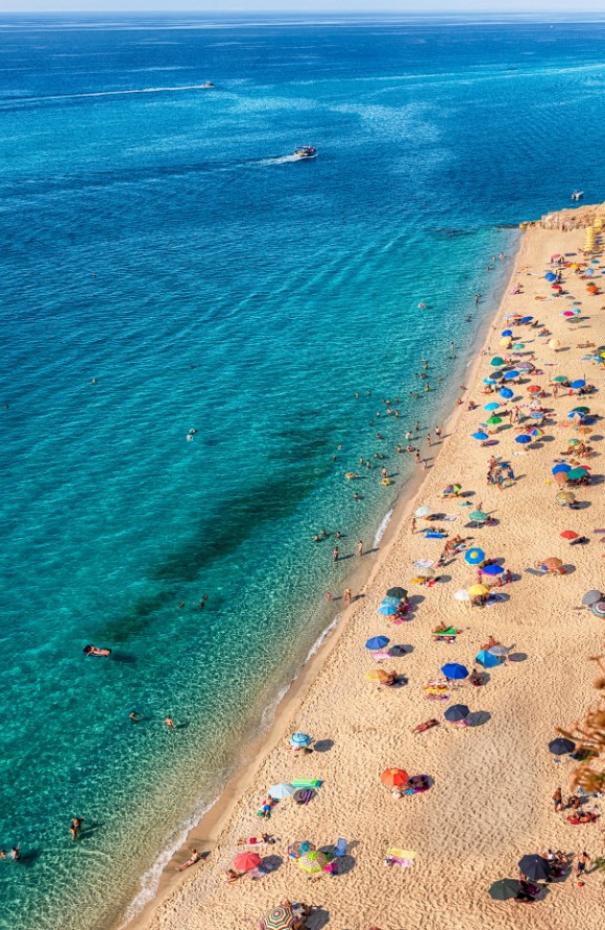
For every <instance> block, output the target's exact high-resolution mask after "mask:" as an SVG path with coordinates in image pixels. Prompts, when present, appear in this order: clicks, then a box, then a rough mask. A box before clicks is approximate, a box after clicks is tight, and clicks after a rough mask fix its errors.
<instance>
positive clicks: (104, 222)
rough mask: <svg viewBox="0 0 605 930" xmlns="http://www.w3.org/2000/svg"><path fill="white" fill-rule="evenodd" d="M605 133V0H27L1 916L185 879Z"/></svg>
mask: <svg viewBox="0 0 605 930" xmlns="http://www.w3.org/2000/svg"><path fill="white" fill-rule="evenodd" d="M206 82H212V84H213V85H214V86H212V87H204V84H205V83H206ZM604 144H605V22H603V21H602V20H601V19H599V18H598V17H593V18H592V19H588V18H586V19H577V20H576V21H566V20H564V19H562V18H559V19H555V18H551V19H544V18H542V19H540V18H538V17H533V18H532V17H525V18H523V19H517V20H515V19H513V18H508V17H493V18H487V17H466V18H465V17H438V16H433V17H414V18H403V17H392V16H391V17H375V16H373V17H370V16H366V17H361V16H358V17H351V18H342V17H335V16H332V17H323V18H322V17H312V16H307V17H305V16H298V17H295V16H290V17H280V18H277V17H274V18H271V17H268V16H262V17H260V16H258V17H253V16H235V15H234V16H232V17H221V16H218V15H217V16H208V17H206V18H202V17H193V16H185V15H180V16H179V15H165V16H159V15H154V16H146V17H142V16H139V17H135V16H132V17H127V16H122V15H121V16H118V15H112V16H107V17H101V16H92V15H91V16H88V17H80V16H78V17H76V16H67V15H66V16H63V17H50V16H46V17H44V16H34V15H31V16H20V15H19V16H17V15H16V16H12V17H11V16H3V17H2V18H0V153H1V157H0V302H1V305H0V357H1V362H2V364H1V385H0V428H1V435H2V439H1V442H0V475H1V496H0V526H1V530H2V535H1V544H0V586H1V589H0V610H1V614H2V620H1V623H0V713H1V718H0V719H1V726H0V847H1V848H4V849H5V850H7V851H10V849H11V848H12V847H13V846H19V847H20V850H21V859H20V861H18V862H15V861H12V860H11V858H10V855H9V856H7V858H6V859H5V860H4V861H0V928H1V930H9V928H10V930H15V928H18V930H108V928H110V927H114V926H119V925H120V924H122V923H123V922H124V921H125V920H126V919H127V918H128V917H130V916H133V915H134V914H135V913H136V912H137V910H138V909H139V908H140V907H141V906H142V905H143V904H144V903H145V901H146V900H148V899H149V898H150V897H151V896H152V895H153V893H154V891H155V889H156V887H157V882H158V878H159V874H160V871H161V868H162V865H163V864H164V863H165V862H166V861H167V859H168V858H169V857H170V854H171V852H172V851H173V850H174V849H175V848H176V847H177V846H178V844H179V842H180V841H181V840H182V838H183V836H184V834H185V831H186V829H187V827H188V826H190V825H191V824H193V823H195V822H196V819H197V818H199V816H200V815H201V814H202V813H203V812H204V811H205V810H206V809H208V808H209V806H210V805H212V804H213V803H214V802H215V801H216V798H217V797H218V795H219V793H220V789H221V786H222V785H224V783H225V780H226V779H227V778H228V777H229V775H230V773H231V772H232V771H233V769H234V766H235V765H236V764H237V761H238V759H239V758H240V757H241V752H242V747H245V746H246V745H248V744H249V742H250V740H251V739H252V738H253V737H258V735H259V734H262V731H263V728H266V727H267V726H268V725H269V724H270V721H271V717H272V714H273V713H274V711H275V708H276V706H277V703H278V700H279V697H280V695H283V694H284V693H285V691H286V689H287V688H288V686H289V683H290V682H291V681H292V680H293V679H294V678H295V677H296V675H297V674H299V673H300V671H301V669H302V667H303V666H304V664H305V662H306V661H307V659H308V657H309V656H310V655H311V654H313V652H314V651H315V650H316V648H317V642H318V640H319V639H320V637H322V635H323V634H324V631H325V630H326V628H327V627H329V625H330V624H332V623H333V622H334V621H335V618H337V616H338V612H339V609H340V604H341V602H340V601H339V600H338V597H339V595H340V594H342V591H343V589H344V587H346V585H347V578H348V577H349V575H350V572H351V570H352V568H353V567H357V565H358V563H359V559H356V558H355V556H354V552H355V545H356V542H357V540H358V539H360V538H361V539H362V540H363V541H364V543H365V548H366V549H367V550H370V549H372V548H375V549H377V548H380V539H381V534H382V532H383V531H384V528H385V525H386V522H387V519H388V514H389V513H390V512H391V511H392V508H393V506H394V503H395V501H396V499H397V498H398V497H401V495H402V494H404V493H405V487H406V484H407V483H408V482H409V479H410V476H411V474H412V472H413V470H414V467H415V466H414V462H413V456H411V455H408V454H401V453H397V451H396V447H397V444H398V443H400V444H403V445H405V444H406V443H405V439H404V435H405V432H406V431H407V430H408V429H411V430H412V431H416V429H417V426H418V432H417V433H416V435H417V436H418V435H420V437H421V438H422V437H423V436H424V435H425V433H426V432H427V430H429V429H434V427H435V426H436V425H438V424H442V423H443V419H444V416H445V414H446V413H447V412H448V411H449V410H451V408H452V406H453V404H454V401H455V399H456V398H457V397H458V396H459V394H460V390H461V388H460V385H461V384H462V383H463V382H464V376H465V366H466V365H467V364H468V361H469V358H470V356H471V354H472V351H473V349H474V348H475V346H476V344H477V339H478V338H479V337H480V336H481V333H482V332H484V330H485V327H486V326H487V324H488V321H489V319H490V316H491V314H492V312H493V310H494V308H495V306H496V304H497V301H498V299H499V296H500V294H501V293H502V289H503V288H504V287H505V285H506V277H507V275H508V274H509V272H510V259H511V256H512V255H513V253H514V251H515V248H516V245H517V242H518V236H519V233H518V229H517V225H518V223H519V222H520V221H522V220H524V219H527V218H533V217H537V216H539V215H540V214H542V213H543V212H545V211H547V210H552V209H557V208H560V207H562V206H566V205H569V203H570V201H569V197H570V192H571V191H572V190H573V189H574V188H580V189H582V190H584V192H585V198H586V200H587V201H598V200H602V199H604V198H605V168H604V164H603V147H604ZM301 145H312V146H315V147H316V148H317V157H316V158H314V159H309V160H305V161H303V160H299V161H297V160H294V159H293V157H292V153H293V152H294V150H295V149H296V148H297V147H299V146H301ZM477 293H480V294H481V295H482V298H481V300H480V302H479V304H478V306H476V303H475V296H474V295H475V294H477ZM531 309H532V308H531V307H530V308H528V311H529V312H531ZM423 360H425V361H423ZM424 364H426V366H427V367H426V369H423V367H422V366H423V365H424ZM423 370H426V372H428V375H429V377H428V379H424V380H423V379H421V378H420V377H419V373H421V372H422V371H423ZM426 384H428V386H429V388H430V390H427V391H425V389H424V386H425V385H426ZM386 401H390V403H386ZM388 409H392V410H393V411H397V412H398V414H399V415H397V414H396V413H393V414H391V415H389V416H387V415H386V412H387V410H388ZM360 458H363V459H364V461H369V462H370V464H371V465H372V467H371V468H370V469H368V468H367V466H366V465H365V464H364V465H361V464H360ZM383 466H384V467H387V468H388V470H389V473H390V474H391V475H392V483H391V484H390V485H389V486H388V487H385V486H383V485H381V483H380V473H381V468H382V467H383ZM347 471H357V472H359V473H360V475H361V477H360V479H359V480H358V481H355V482H348V481H347V480H345V477H344V475H345V473H346V472H347ZM459 477H460V476H458V475H452V480H456V479H458V478H459ZM354 495H355V496H358V498H359V499H354ZM322 530H325V531H326V534H327V535H326V538H325V539H323V540H322V541H320V542H313V536H314V535H316V534H321V532H322ZM336 530H339V531H340V532H341V533H342V534H343V538H342V539H341V540H340V542H339V546H340V552H341V556H342V558H341V559H340V560H339V561H338V563H336V564H333V562H332V548H333V545H334V541H335V540H334V535H333V534H334V533H335V532H336ZM405 571H406V570H405V567H402V576H403V578H402V580H404V579H405V577H406V574H405ZM326 592H330V593H331V594H333V595H334V600H333V601H332V602H328V600H327V599H326V598H325V594H326ZM91 643H92V644H95V645H97V646H103V647H108V648H111V650H112V654H111V656H110V657H109V658H94V657H86V656H85V655H84V654H83V648H84V646H86V645H87V644H91ZM132 711H135V712H136V713H137V714H139V715H140V720H139V722H136V723H134V722H132V720H131V719H130V718H129V714H130V713H131V712H132ZM166 717H171V718H172V719H173V720H174V723H175V729H174V730H169V729H168V728H167V727H166V726H165V724H164V719H165V718H166ZM264 787H266V786H263V785H259V797H260V792H261V791H262V789H263V788H264ZM76 816H78V817H81V818H83V832H82V836H81V838H80V839H79V840H78V841H77V842H74V841H73V840H72V839H71V837H70V833H69V825H70V821H71V819H72V818H73V817H76ZM209 930H210V928H209Z"/></svg>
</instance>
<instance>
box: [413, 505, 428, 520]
mask: <svg viewBox="0 0 605 930" xmlns="http://www.w3.org/2000/svg"><path fill="white" fill-rule="evenodd" d="M430 512H431V508H430V507H427V506H426V504H423V505H422V507H418V509H417V510H415V511H414V515H415V516H416V517H420V518H422V517H428V515H429V514H430Z"/></svg>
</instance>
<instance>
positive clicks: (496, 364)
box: [490, 355, 504, 368]
mask: <svg viewBox="0 0 605 930" xmlns="http://www.w3.org/2000/svg"><path fill="white" fill-rule="evenodd" d="M490 365H493V367H494V368H499V367H500V365H504V359H503V358H501V357H500V356H499V355H494V357H493V359H492V360H491V362H490Z"/></svg>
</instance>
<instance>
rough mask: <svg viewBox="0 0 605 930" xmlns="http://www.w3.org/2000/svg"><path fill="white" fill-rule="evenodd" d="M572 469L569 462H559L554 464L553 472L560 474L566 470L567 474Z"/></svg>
mask: <svg viewBox="0 0 605 930" xmlns="http://www.w3.org/2000/svg"><path fill="white" fill-rule="evenodd" d="M570 471H571V465H568V464H567V462H558V463H557V464H556V465H554V466H553V467H552V468H551V473H552V474H553V475H558V474H560V473H562V472H565V474H567V472H570Z"/></svg>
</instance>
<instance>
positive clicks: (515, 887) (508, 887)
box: [489, 878, 521, 901]
mask: <svg viewBox="0 0 605 930" xmlns="http://www.w3.org/2000/svg"><path fill="white" fill-rule="evenodd" d="M520 891H521V882H519V881H518V880H517V879H516V878H500V879H499V880H498V881H497V882H494V883H493V884H492V885H490V889H489V896H490V898H492V899H493V900H494V901H510V900H511V899H513V898H516V897H517V895H518V894H519V892H520Z"/></svg>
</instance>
